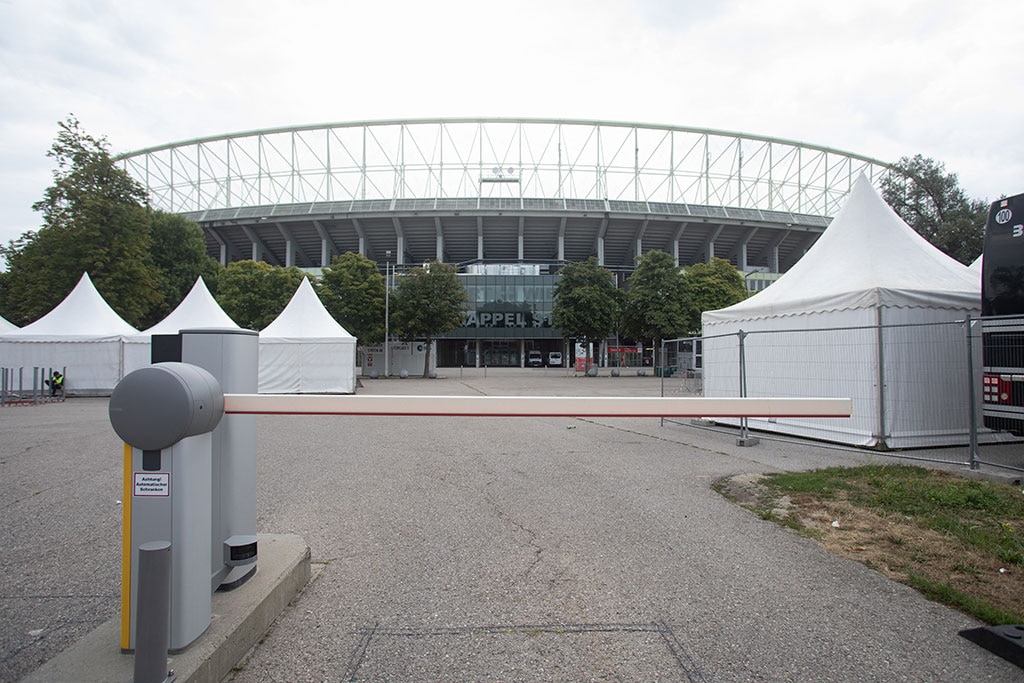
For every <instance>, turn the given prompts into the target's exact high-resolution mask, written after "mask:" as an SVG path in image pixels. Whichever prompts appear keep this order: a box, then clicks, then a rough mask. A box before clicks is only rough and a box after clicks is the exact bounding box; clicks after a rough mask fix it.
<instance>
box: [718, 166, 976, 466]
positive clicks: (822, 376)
mask: <svg viewBox="0 0 1024 683" xmlns="http://www.w3.org/2000/svg"><path fill="white" fill-rule="evenodd" d="M968 314H969V315H971V316H974V317H977V316H978V315H979V314H980V278H979V277H978V273H977V272H976V271H973V270H971V269H970V268H969V267H967V266H964V265H962V264H960V263H959V262H957V261H955V260H954V259H952V258H950V257H948V256H946V255H945V254H943V253H942V252H940V251H939V250H938V249H936V248H935V247H933V246H932V245H931V244H929V243H928V242H927V241H926V240H925V239H924V238H922V237H921V236H920V235H918V234H917V233H916V232H915V231H914V230H913V229H912V228H911V227H910V226H908V225H907V224H906V223H905V222H904V221H903V220H902V219H900V217H899V216H898V215H897V214H896V213H895V212H894V211H892V209H890V208H889V206H888V205H887V204H886V203H885V201H884V200H883V199H882V198H881V196H879V194H878V192H877V191H876V190H875V189H874V188H873V187H872V186H871V184H870V183H869V182H868V180H867V179H866V178H865V177H863V176H861V177H860V178H859V179H858V180H857V181H856V182H855V183H854V186H853V188H852V190H851V192H850V194H849V196H848V198H847V201H846V204H845V205H844V206H843V208H842V210H841V211H840V212H839V214H838V215H837V216H836V217H835V219H834V220H833V221H832V223H831V225H830V226H829V227H828V228H827V229H826V230H825V232H824V234H823V235H822V236H821V237H820V238H819V239H818V241H817V242H816V243H815V244H814V246H813V247H812V248H811V249H810V250H809V251H808V252H807V254H806V255H805V256H804V257H803V258H802V259H801V260H800V261H799V262H798V263H797V264H796V265H794V266H793V268H791V269H790V270H789V272H787V273H786V274H785V275H783V276H782V277H781V278H779V280H778V281H777V282H775V283H774V284H772V285H771V286H770V287H768V288H767V289H765V290H764V291H762V292H760V293H758V294H756V295H755V296H753V297H751V298H749V299H747V300H745V301H742V302H740V303H738V304H736V305H734V306H730V307H728V308H724V309H721V310H717V311H708V312H705V313H704V314H703V316H702V322H703V331H704V344H703V354H704V358H703V362H704V393H705V395H706V396H738V395H740V391H741V382H740V371H739V367H740V356H739V353H740V345H739V339H740V338H741V337H742V338H743V347H742V348H743V355H744V360H745V366H746V386H745V392H746V395H748V396H823V397H824V396H832V397H851V398H853V406H854V408H853V411H854V412H853V417H852V418H850V419H843V420H841V419H835V418H828V419H826V418H822V419H801V420H797V419H781V418H780V419H777V420H762V419H750V420H749V425H750V427H752V428H756V429H763V430H767V431H773V432H780V433H787V434H794V435H800V436H807V437H813V438H820V439H824V440H829V441H836V442H841V443H847V444H856V445H861V446H885V447H889V448H907V447H921V446H936V445H952V444H959V443H966V442H967V439H968V433H969V422H970V415H969V409H968V405H969V401H968V395H969V384H968V353H967V343H966V332H965V327H964V326H963V325H958V324H955V323H953V324H949V323H952V322H953V321H957V320H963V319H964V318H965V317H966V316H967V315H968ZM937 323H947V324H937ZM741 331H742V332H743V333H745V334H742V335H741V334H740V332H741ZM976 357H977V356H976ZM975 362H976V361H975ZM975 376H976V377H980V375H979V374H977V373H976V375H975Z"/></svg>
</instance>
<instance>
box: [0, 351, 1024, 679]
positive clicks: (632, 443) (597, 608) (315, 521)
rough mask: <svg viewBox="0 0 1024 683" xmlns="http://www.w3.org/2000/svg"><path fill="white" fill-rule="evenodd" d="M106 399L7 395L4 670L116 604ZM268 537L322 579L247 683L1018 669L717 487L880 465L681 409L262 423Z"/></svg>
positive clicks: (261, 490) (69, 637)
mask: <svg viewBox="0 0 1024 683" xmlns="http://www.w3.org/2000/svg"><path fill="white" fill-rule="evenodd" d="M442 375H443V376H442V377H441V378H439V379H436V380H422V379H408V380H398V379H392V380H363V383H364V386H363V387H362V388H360V389H359V391H358V393H360V394H404V393H408V394H427V395H452V394H460V395H476V394H479V395H584V396H589V395H593V396H616V395H623V396H625V395H633V396H657V395H659V393H660V386H661V382H660V380H659V379H656V378H653V377H636V376H623V377H619V378H612V377H598V378H583V377H575V376H573V375H572V374H571V373H569V372H568V371H564V370H563V371H558V370H551V369H537V370H490V371H487V372H486V373H485V371H484V370H478V369H474V370H469V369H467V370H464V371H460V370H459V369H445V370H442ZM106 411H107V402H106V400H105V399H72V400H68V401H67V402H65V403H62V404H50V405H44V406H38V407H32V408H3V409H0V431H2V434H3V439H2V440H0V510H2V517H0V519H2V520H3V523H2V525H0V681H16V680H18V679H19V678H21V677H23V676H25V675H26V674H28V673H29V672H31V671H33V670H34V669H35V668H37V667H38V666H39V664H40V663H42V662H44V661H46V660H47V659H49V658H51V657H53V656H54V655H55V654H57V653H58V652H60V651H61V650H63V649H64V648H66V647H67V646H68V645H70V644H71V643H73V642H74V641H76V640H77V639H79V638H81V637H82V636H83V635H85V634H86V633H88V632H90V631H91V630H93V629H94V628H96V627H97V626H98V625H100V624H101V623H103V622H105V621H107V620H108V619H110V618H112V617H114V616H116V614H117V612H118V609H119V582H120V544H121V501H120V498H121V495H122V494H121V458H122V446H121V443H120V442H119V440H118V439H117V437H116V435H115V434H114V433H113V430H112V429H111V427H110V424H109V421H108V420H107V412H106ZM258 424H259V428H258V429H259V433H258V454H257V455H258V465H257V467H258V515H259V518H258V527H259V531H260V532H261V533H292V534H298V535H300V536H301V537H302V538H304V539H305V541H306V543H307V544H308V545H309V547H310V549H311V551H312V560H313V562H314V571H313V573H314V578H313V580H312V581H311V582H310V583H309V585H308V586H307V588H306V590H305V591H304V593H302V595H301V596H300V597H299V598H298V599H296V600H295V601H294V602H293V603H292V604H291V605H290V606H289V607H288V608H287V609H286V610H285V611H284V613H283V614H282V615H281V617H280V618H279V620H278V621H277V623H276V624H275V625H274V627H273V628H272V629H271V631H270V632H269V633H268V635H267V637H266V638H265V639H264V640H263V642H261V643H260V644H259V645H258V646H257V647H256V648H255V649H254V650H253V651H252V652H251V653H250V655H249V657H248V658H247V659H246V660H245V661H244V662H243V663H242V664H241V665H240V666H239V668H238V669H237V670H236V671H235V672H234V673H233V674H232V676H231V677H230V680H233V681H237V682H238V683H256V682H264V681H276V682H281V683H293V682H296V681H316V682H320V681H329V682H331V683H335V682H339V683H340V682H342V681H416V682H426V681H467V682H469V681H494V682H498V681H708V682H710V681H736V682H739V681H852V680H856V681H1012V680H1024V672H1022V671H1021V670H1020V669H1017V668H1016V667H1014V666H1012V665H1010V664H1008V663H1007V662H1004V661H1003V660H1001V659H999V658H998V657H996V656H994V655H992V654H990V653H988V652H986V651H984V650H982V649H981V648H979V647H977V646H976V645H974V644H972V643H970V642H968V641H966V640H964V639H963V638H960V637H959V636H958V635H957V632H958V631H959V630H960V629H963V628H970V627H974V626H977V625H978V624H977V622H975V621H973V620H972V619H970V618H968V617H966V616H963V615H961V614H960V613H958V612H956V611H954V610H951V609H948V608H946V607H943V606H940V605H938V604H935V603H932V602H929V601H927V600H926V599H924V598H923V597H921V596H920V595H919V594H918V593H916V592H915V591H914V590H912V589H910V588H907V587H905V586H903V585H900V584H897V583H894V582H892V581H890V580H888V579H887V578H885V577H884V576H882V575H881V574H879V573H877V572H875V571H873V570H871V569H868V568H866V567H864V566H862V565H860V564H858V563H855V562H851V561H848V560H844V559H840V558H837V557H833V556H831V555H829V554H827V553H826V552H824V551H823V550H822V549H821V548H820V547H819V546H818V545H817V544H816V543H815V542H814V541H812V540H808V539H805V538H801V537H799V536H797V535H796V534H793V533H791V532H789V531H786V530H783V529H781V528H779V527H777V526H776V525H775V524H773V523H770V522H766V521H763V520H761V519H759V518H758V517H757V516H756V515H754V514H751V513H750V512H748V511H746V510H743V509H742V508H739V507H738V506H736V505H734V504H732V503H730V502H729V501H727V500H725V499H724V498H722V497H721V496H720V495H719V494H717V493H716V492H714V491H713V490H712V488H711V485H712V483H713V482H714V481H715V480H716V479H718V478H720V477H724V476H728V475H734V474H740V473H747V472H766V471H775V470H792V469H806V468H815V467H825V466H831V465H854V464H860V463H866V462H879V461H883V462H889V460H888V459H884V458H883V457H882V456H880V455H877V454H873V453H870V452H855V451H851V450H846V449H833V448H828V447H824V446H823V445H820V444H813V443H798V444H784V443H779V442H772V441H762V442H761V443H760V444H758V445H756V446H752V447H746V448H743V447H738V446H737V445H736V438H735V435H732V434H726V433H720V432H715V431H709V430H705V429H698V428H695V427H693V426H691V425H689V424H666V425H662V424H661V422H660V420H657V419H649V418H645V419H639V418H635V419H634V418H629V419H611V418H608V419H605V418H601V419H569V418H518V419H516V418H427V417H412V418H393V417H339V416H334V417H322V416H321V417H314V416H302V417H296V416H261V417H260V418H259V423H258Z"/></svg>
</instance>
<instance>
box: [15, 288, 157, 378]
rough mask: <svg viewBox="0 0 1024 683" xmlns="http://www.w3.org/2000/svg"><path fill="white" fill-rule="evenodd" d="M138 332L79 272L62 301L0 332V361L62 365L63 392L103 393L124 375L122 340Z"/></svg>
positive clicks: (29, 364)
mask: <svg viewBox="0 0 1024 683" xmlns="http://www.w3.org/2000/svg"><path fill="white" fill-rule="evenodd" d="M138 332H139V331H138V330H136V329H135V328H134V327H132V326H131V325H129V324H128V323H126V322H125V321H124V320H122V319H121V317H120V316H119V315H117V313H115V312H114V310H113V309H112V308H110V306H109V305H107V302H106V301H104V300H103V297H102V296H100V293H99V292H97V291H96V287H95V286H94V285H93V283H92V280H91V279H90V278H89V274H88V273H84V274H83V275H82V277H81V279H80V280H79V281H78V284H77V285H75V288H74V289H73V290H71V293H70V294H68V295H67V297H65V298H64V300H63V301H62V302H60V303H59V304H57V306H56V307H55V308H54V309H53V310H52V311H50V312H49V313H47V314H46V315H44V316H43V317H42V318H40V319H39V320H36V321H35V322H34V323H31V324H29V325H26V326H25V327H22V328H21V329H17V330H12V331H9V332H3V333H0V365H3V366H5V367H15V368H17V367H23V368H32V367H39V368H52V369H54V370H56V369H63V368H65V367H66V368H67V374H66V378H65V380H64V390H65V393H66V394H67V395H69V396H74V395H80V396H81V395H93V396H106V395H109V394H110V392H111V391H113V389H114V386H115V385H116V384H117V382H118V381H120V379H121V378H122V377H123V376H124V371H125V370H124V368H125V359H124V345H125V344H124V341H125V338H126V337H129V336H133V335H136V334H138Z"/></svg>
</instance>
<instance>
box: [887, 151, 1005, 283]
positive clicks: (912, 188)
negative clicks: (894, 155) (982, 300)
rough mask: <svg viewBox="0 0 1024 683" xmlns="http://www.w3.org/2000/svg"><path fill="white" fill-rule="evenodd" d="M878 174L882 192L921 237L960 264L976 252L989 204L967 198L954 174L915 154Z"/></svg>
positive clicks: (977, 251)
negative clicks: (883, 174)
mask: <svg viewBox="0 0 1024 683" xmlns="http://www.w3.org/2000/svg"><path fill="white" fill-rule="evenodd" d="M893 171H894V173H892V174H891V175H888V176H886V177H884V178H883V179H882V185H881V189H882V197H883V198H884V199H885V201H886V203H888V204H889V206H891V207H892V209H893V210H894V211H895V212H896V213H897V214H899V216H900V218H902V219H903V220H904V221H906V223H907V224H908V225H909V226H910V227H912V228H913V229H914V230H916V231H917V232H918V233H920V234H921V236H922V237H924V238H925V239H926V240H928V241H929V242H931V243H932V244H933V245H935V246H936V247H938V248H939V249H940V250H942V251H943V252H944V253H946V254H948V255H949V256H952V257H953V258H955V259H957V260H958V261H960V262H961V263H971V262H972V261H973V260H974V259H976V258H977V257H978V255H979V254H981V249H982V243H983V242H984V239H985V221H986V220H987V218H988V207H989V203H988V202H987V201H984V200H978V199H970V198H969V197H967V195H966V194H965V193H964V191H963V190H962V189H961V188H960V182H959V180H958V179H957V176H956V174H955V173H946V168H945V165H944V164H942V163H940V162H937V161H935V160H934V159H928V158H925V157H923V156H921V155H920V154H918V155H917V156H915V157H913V158H910V157H903V158H902V159H900V160H899V161H897V162H896V163H895V164H893Z"/></svg>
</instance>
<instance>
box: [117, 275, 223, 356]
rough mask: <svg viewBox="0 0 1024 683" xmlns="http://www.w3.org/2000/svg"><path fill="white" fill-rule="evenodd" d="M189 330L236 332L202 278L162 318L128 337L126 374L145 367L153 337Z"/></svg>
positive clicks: (197, 279)
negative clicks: (225, 329) (227, 329)
mask: <svg viewBox="0 0 1024 683" xmlns="http://www.w3.org/2000/svg"><path fill="white" fill-rule="evenodd" d="M192 328H231V329H236V330H237V329H239V327H238V325H236V324H235V321H234V320H232V319H231V317H230V316H229V315H228V314H227V313H225V312H224V309H222V308H221V307H220V304H218V303H217V300H216V299H214V298H213V295H212V294H210V290H209V289H207V288H206V283H205V282H203V278H202V277H199V278H196V282H195V284H194V285H192V289H191V290H189V293H188V294H186V295H185V298H184V299H182V300H181V303H179V304H178V306H177V307H176V308H175V309H174V310H173V311H171V312H170V313H169V314H168V315H167V317H166V318H164V319H163V320H161V321H160V322H158V323H157V324H156V325H153V326H152V327H150V328H149V329H147V330H143V331H142V332H141V333H139V334H137V335H134V336H132V337H128V338H127V339H126V341H127V346H126V350H125V362H126V367H127V369H126V372H131V371H132V370H137V369H138V368H141V367H143V366H146V365H149V361H150V357H151V352H150V348H151V346H152V343H151V342H152V337H153V335H154V334H178V332H180V331H181V330H187V329H192Z"/></svg>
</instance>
